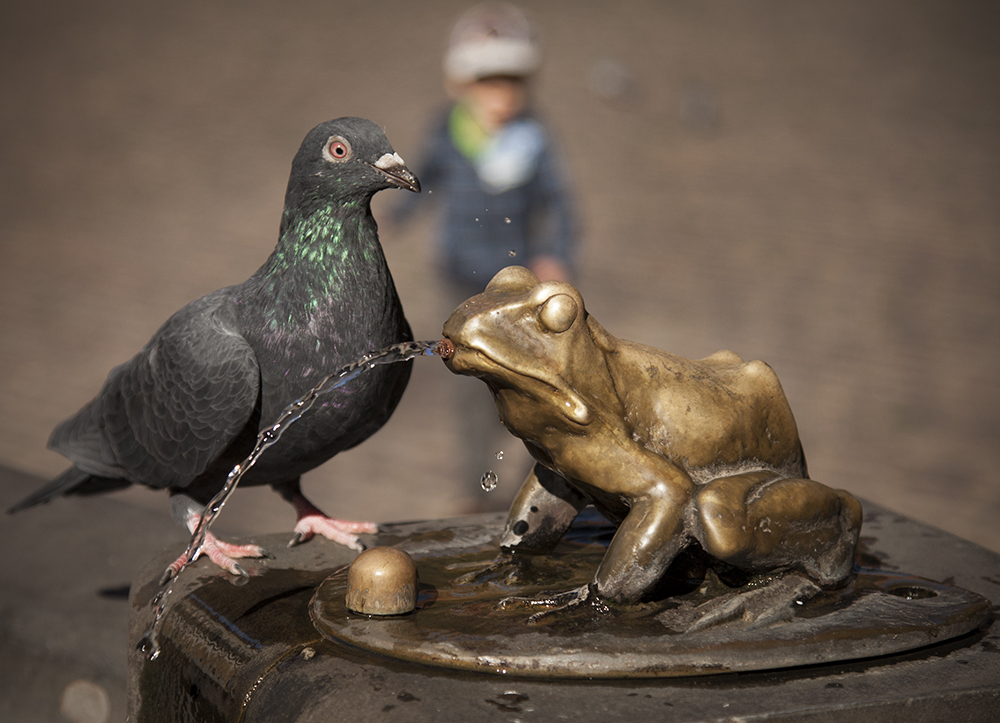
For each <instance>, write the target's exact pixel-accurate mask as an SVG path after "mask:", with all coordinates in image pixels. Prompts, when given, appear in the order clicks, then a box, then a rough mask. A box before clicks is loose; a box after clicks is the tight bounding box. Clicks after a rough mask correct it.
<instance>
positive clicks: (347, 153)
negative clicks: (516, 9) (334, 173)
mask: <svg viewBox="0 0 1000 723" xmlns="http://www.w3.org/2000/svg"><path fill="white" fill-rule="evenodd" d="M350 157H351V144H350V143H348V142H347V140H346V139H344V138H342V137H341V136H330V138H329V139H328V140H327V142H326V145H325V146H323V158H325V159H326V160H328V161H330V162H331V163H340V162H342V161H346V160H347V159H349V158H350Z"/></svg>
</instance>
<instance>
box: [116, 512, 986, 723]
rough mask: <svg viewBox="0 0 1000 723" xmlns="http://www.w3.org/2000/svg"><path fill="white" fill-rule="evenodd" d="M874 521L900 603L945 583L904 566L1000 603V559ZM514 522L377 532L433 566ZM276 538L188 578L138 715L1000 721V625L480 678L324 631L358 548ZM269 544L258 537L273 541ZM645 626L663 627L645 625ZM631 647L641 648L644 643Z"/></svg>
mask: <svg viewBox="0 0 1000 723" xmlns="http://www.w3.org/2000/svg"><path fill="white" fill-rule="evenodd" d="M866 516H867V519H868V523H866V532H867V535H868V536H867V537H866V538H865V539H864V540H863V548H864V551H865V552H864V555H863V556H862V562H863V564H864V565H866V566H868V565H870V566H874V565H875V564H876V563H877V564H878V565H879V566H880V567H882V568H884V569H887V570H891V571H892V575H890V576H887V577H885V578H883V579H882V580H881V581H878V580H875V583H874V584H876V586H878V585H881V586H883V588H884V589H888V588H892V589H895V590H896V591H897V592H900V591H901V590H900V588H901V587H902V588H907V587H909V588H912V589H911V590H910V591H909V594H910V596H911V597H915V598H917V599H915V600H905V599H904V597H900V596H899V595H895V596H891V595H887V596H885V597H886V598H888V597H892V598H894V599H895V600H896V602H897V604H902V605H908V604H910V603H913V602H918V603H922V602H925V601H926V600H928V599H929V598H920V597H919V596H920V595H922V594H924V593H922V592H919V591H920V590H923V589H934V590H936V589H937V586H936V585H931V584H930V583H928V582H925V581H918V582H906V581H904V580H903V578H902V573H901V571H906V572H907V573H913V574H915V575H919V576H921V577H923V578H928V579H933V580H938V581H944V582H945V584H949V585H950V584H952V583H953V584H954V585H955V586H959V587H963V588H966V589H969V590H970V591H972V592H975V593H978V594H981V595H984V596H985V597H988V598H991V599H994V600H998V599H1000V555H997V554H996V553H993V552H990V551H988V550H985V549H983V548H980V547H977V546H975V545H973V544H971V543H968V542H965V541H963V540H961V539H959V538H956V537H954V536H952V535H948V534H947V533H942V532H940V531H938V530H935V529H933V528H930V527H927V526H924V525H921V524H918V523H915V522H913V521H911V520H908V519H907V518H905V517H901V516H898V515H895V514H893V513H891V512H889V511H887V510H885V509H883V508H879V507H877V506H875V505H870V504H866ZM501 519H502V517H501V516H500V515H486V516H480V517H477V518H461V519H453V520H438V521H429V522H421V523H408V524H400V525H388V526H386V527H385V529H384V531H383V532H382V533H380V534H379V535H378V536H366V539H365V542H366V544H369V545H375V544H381V545H400V546H401V547H405V549H406V550H407V552H408V553H409V554H410V555H411V556H413V557H414V559H416V560H417V564H418V566H419V567H420V568H421V575H423V574H424V568H426V567H428V565H427V560H430V559H443V558H445V557H446V556H447V551H448V550H449V549H451V550H468V549H476V548H479V549H482V550H484V551H485V550H486V549H487V547H488V545H489V543H490V541H491V540H492V539H494V538H495V537H496V535H497V534H498V528H499V526H500V524H501ZM278 537H279V536H275V542H274V543H271V544H270V545H269V546H270V547H271V548H272V549H274V550H280V551H279V552H277V553H276V554H277V557H276V558H275V559H274V560H267V561H260V562H256V561H255V563H254V564H255V566H254V567H253V569H252V570H250V573H251V576H252V577H251V579H250V581H249V582H248V583H247V584H245V585H242V586H236V585H233V584H232V582H231V580H230V578H229V577H228V576H226V575H224V574H222V573H220V572H218V571H217V570H214V569H211V566H210V565H208V564H207V563H204V562H202V561H199V562H197V563H195V564H194V565H193V566H192V568H191V569H189V570H188V571H187V572H186V573H185V576H186V579H183V580H182V583H183V584H182V585H180V586H179V587H178V588H177V596H176V600H175V604H174V605H173V607H172V609H171V610H170V611H169V612H168V613H167V615H166V618H165V624H164V627H163V632H162V639H161V645H162V650H163V652H162V654H161V656H160V658H158V659H157V660H156V661H152V662H150V661H147V660H145V658H144V657H143V656H142V655H141V654H140V653H138V652H137V651H134V650H131V651H130V653H129V704H130V716H131V717H130V720H131V721H133V723H144V722H147V721H171V723H176V722H183V721H199V722H202V721H205V722H211V721H227V722H228V721H243V722H244V723H254V722H256V721H268V723H281V722H282V721H289V722H290V721H296V722H297V723H311V722H312V721H329V720H330V719H331V717H332V716H336V715H338V714H339V713H340V712H343V711H350V714H351V717H352V720H358V721H369V720H393V721H408V720H463V721H470V722H475V721H495V720H511V719H512V718H516V717H524V716H526V715H528V714H532V717H534V718H536V719H538V720H542V719H545V720H557V719H559V718H560V716H569V717H571V718H576V717H579V716H580V715H581V713H582V712H584V711H599V712H600V719H601V720H607V721H619V720H629V721H633V720H636V719H637V718H638V719H658V718H659V717H663V716H664V715H669V717H670V719H671V720H705V719H714V718H725V717H741V716H742V717H754V718H755V719H760V720H777V719H783V718H784V719H787V717H788V716H794V717H795V718H796V719H800V720H801V719H809V720H857V719H858V718H859V716H860V717H861V718H864V716H865V715H868V716H869V717H872V716H877V717H878V718H879V719H880V720H897V719H898V720H902V719H904V718H903V717H905V719H907V720H912V716H913V714H914V712H915V711H919V713H920V715H921V716H922V717H923V718H925V719H932V718H934V717H941V716H952V717H954V718H955V719H962V720H973V721H974V720H989V715H991V713H990V711H991V710H995V707H996V705H997V704H1000V654H998V652H1000V632H998V631H997V630H996V628H997V626H995V625H993V626H990V625H989V624H987V625H985V626H984V627H983V628H981V629H980V630H977V631H974V632H972V633H970V634H968V635H965V636H963V637H960V638H956V639H954V640H952V641H949V642H944V643H935V644H933V645H930V646H927V647H924V648H920V649H918V650H914V651H912V652H910V653H903V654H894V655H882V656H880V657H871V658H866V659H864V660H857V661H853V662H839V663H826V664H820V665H804V666H801V667H794V668H787V669H784V670H780V671H770V672H756V673H741V674H734V673H728V674H720V675H712V676H697V677H687V678H633V679H609V678H596V679H588V680H579V681H574V680H573V679H539V678H529V677H524V676H522V675H519V674H517V673H516V671H508V672H507V673H506V674H501V675H496V674H477V673H472V672H468V671H461V670H447V669H444V668H440V667H434V666H428V665H420V664H415V663H412V662H407V661H404V660H400V659H396V658H390V657H387V656H385V655H382V654H379V653H371V652H368V651H365V650H363V649H361V648H359V647H357V646H354V645H345V644H343V643H340V642H335V641H333V640H330V639H328V638H326V637H324V636H323V635H322V634H320V632H319V631H318V630H317V628H316V627H315V626H314V625H313V623H312V621H311V620H310V615H309V608H310V601H311V600H313V598H314V596H316V591H317V589H321V588H322V587H323V585H324V584H326V583H325V581H327V580H328V579H329V578H330V577H331V576H332V575H333V574H334V573H335V572H336V571H337V570H339V569H341V568H344V567H346V566H347V565H348V564H349V563H350V561H351V558H352V557H353V554H352V553H351V552H350V551H348V550H346V549H344V548H343V547H340V546H337V545H335V544H333V543H328V542H326V541H323V540H312V541H310V542H309V543H307V544H305V545H301V546H299V547H297V548H292V549H283V548H281V547H280V545H279V544H277V543H278V542H279V540H278ZM269 539H270V538H269V537H264V538H262V539H260V540H255V541H256V542H260V543H263V544H264V545H265V546H268V543H269ZM281 539H284V538H283V537H281ZM404 541H405V545H401V543H403V542H404ZM572 545H577V546H578V548H579V549H580V551H586V545H582V544H580V542H579V541H578V540H577V539H576V538H575V537H573V538H571V544H570V546H572ZM598 547H599V545H598ZM178 552H179V550H178V549H170V550H165V551H164V552H163V554H162V555H161V556H160V558H157V559H154V560H152V561H150V563H149V565H147V567H146V568H145V569H144V571H143V572H142V573H141V574H140V576H139V577H138V578H137V579H136V580H135V582H134V584H133V586H132V589H133V595H132V601H131V605H132V617H131V620H130V640H131V646H132V647H134V645H135V643H136V642H137V641H138V639H139V637H141V635H142V633H143V631H144V630H145V627H146V626H147V625H148V622H149V620H148V617H149V614H150V613H149V606H148V602H149V598H150V597H151V596H152V595H153V594H154V593H155V591H156V590H157V587H156V580H157V578H158V576H159V574H160V572H161V571H162V567H163V563H164V561H165V560H167V561H169V559H172V558H171V556H172V555H173V556H176V555H177V554H178ZM557 562H558V561H557ZM557 562H553V564H557ZM558 564H562V563H561V562H559V563H558ZM431 567H433V565H432V566H431ZM452 574H457V571H453V573H452ZM897 574H898V575H899V577H896V576H895V575H897ZM422 582H423V587H422V590H421V602H420V604H421V605H422V606H423V609H421V610H418V611H417V613H416V614H414V615H412V616H409V617H408V618H398V619H386V620H382V621H381V622H390V623H393V622H398V621H400V620H409V621H415V622H419V621H420V620H421V619H424V618H422V616H425V615H426V614H427V613H428V612H429V611H430V610H431V609H433V608H434V607H435V606H436V605H438V604H440V605H442V606H443V605H444V602H443V599H444V596H443V595H442V594H441V593H440V591H434V590H431V589H430V587H429V585H430V583H428V582H427V581H426V580H422ZM435 593H436V594H437V598H436V602H435V604H434V605H431V604H429V601H430V600H431V597H430V596H431V595H433V594H435ZM876 597H881V595H880V594H879V592H877V587H876V588H873V589H872V591H870V592H869V594H868V595H867V596H866V599H875V598H876ZM933 599H940V596H939V597H937V598H933ZM469 604H470V605H474V603H473V602H470V603H469ZM442 609H444V608H443V607H442ZM893 610H894V609H892V610H888V611H886V614H887V616H888V617H889V618H892V617H894V615H895V613H894V612H893ZM359 619H360V618H359ZM803 622H804V623H808V622H809V621H808V620H804V621H803ZM645 624H647V625H654V624H658V623H653V622H650V621H648V620H647V621H646V623H645ZM886 624H892V620H891V619H890V620H888V621H886ZM549 625H550V624H549V623H545V625H543V626H542V627H543V628H547V627H548V626H549ZM541 634H547V633H542V632H536V631H533V630H532V631H529V632H526V633H523V634H522V636H521V637H524V636H538V635H541ZM666 634H667V635H669V631H667V633H666ZM627 642H628V644H629V646H631V640H629V641H627ZM762 655H770V653H764V654H762V653H760V652H759V651H755V650H754V649H752V648H748V649H747V650H746V651H745V656H746V657H747V658H753V657H761V656H762ZM519 714H520V715H519ZM901 716H903V717H901Z"/></svg>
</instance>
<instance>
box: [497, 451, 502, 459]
mask: <svg viewBox="0 0 1000 723" xmlns="http://www.w3.org/2000/svg"><path fill="white" fill-rule="evenodd" d="M497 459H503V450H502V449H501V450H500V451H499V452H497Z"/></svg>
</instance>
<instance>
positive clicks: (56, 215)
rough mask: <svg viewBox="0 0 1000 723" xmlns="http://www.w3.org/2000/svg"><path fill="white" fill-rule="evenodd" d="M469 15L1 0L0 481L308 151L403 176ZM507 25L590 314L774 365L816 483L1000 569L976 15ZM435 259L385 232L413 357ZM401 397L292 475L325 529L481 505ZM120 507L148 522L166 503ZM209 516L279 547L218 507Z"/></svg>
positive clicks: (418, 227) (278, 520) (183, 293)
mask: <svg viewBox="0 0 1000 723" xmlns="http://www.w3.org/2000/svg"><path fill="white" fill-rule="evenodd" d="M466 6H467V3H465V2H456V1H453V0H448V1H442V2H423V3H417V2H409V1H407V2H404V1H402V0H399V1H395V2H379V1H377V0H369V1H368V2H348V1H341V2H329V1H327V2H316V1H313V0H303V1H301V2H284V3H278V2H264V1H255V0H250V1H246V0H243V1H240V2H235V1H233V0H217V1H214V2H203V1H198V2H195V1H192V0H175V1H174V2H171V3H156V4H151V3H135V2H125V1H124V0H121V1H113V0H95V1H94V2H88V3H71V2H51V1H46V0H36V2H33V3H5V4H4V5H3V6H2V9H0V57H2V66H0V67H2V71H0V91H2V99H3V102H2V105H0V412H2V415H0V463H2V464H5V465H8V466H11V467H15V468H19V469H23V470H26V471H29V472H32V473H36V474H39V475H43V476H50V475H54V474H56V473H58V472H60V471H61V470H62V469H63V468H64V466H65V462H64V460H63V459H62V458H61V457H59V456H58V455H56V454H54V453H51V452H48V451H46V449H45V442H46V439H47V437H48V433H49V431H50V429H51V428H52V427H53V426H54V425H55V424H56V423H57V422H59V421H60V420H61V419H63V418H64V417H66V416H68V415H69V414H71V413H73V412H74V411H76V409H77V408H78V407H79V406H80V405H81V404H83V403H84V402H86V401H87V400H88V399H90V397H91V396H92V395H93V394H94V393H95V392H96V391H97V389H98V387H99V386H100V384H101V382H102V381H103V379H104V376H105V375H106V373H107V371H108V370H109V369H110V368H111V367H112V366H113V365H115V364H117V363H120V362H122V361H124V360H125V359H127V358H128V357H130V356H131V355H132V354H133V353H134V352H135V351H136V350H138V348H139V347H140V346H141V345H142V344H143V343H145V341H146V340H147V339H148V338H149V336H150V335H151V334H152V333H153V331H154V330H155V329H156V328H157V327H158V326H159V324H160V323H161V322H162V321H164V320H165V319H166V318H167V316H169V315H170V314H171V313H172V312H173V311H175V310H176V309H177V308H179V307H180V306H182V305H183V304H184V303H186V302H188V301H190V300H191V299H193V298H195V297H197V296H200V295H201V294H204V293H206V292H208V291H211V290H212V289H215V288H218V287H220V286H224V285H227V284H231V283H235V282H238V281H241V280H243V279H244V278H246V277H247V276H248V275H249V274H250V273H252V272H253V271H254V269H256V268H257V266H258V265H259V264H260V263H261V262H262V261H263V260H264V259H265V258H266V257H267V255H268V253H269V252H270V251H271V249H272V248H273V245H274V242H275V240H276V233H277V227H278V219H279V214H280V210H281V205H282V196H283V193H284V187H285V183H286V181H287V174H288V168H289V164H290V162H291V158H292V155H293V154H294V152H295V150H296V149H297V148H298V145H299V142H300V141H301V139H302V137H303V136H304V135H305V133H306V131H307V130H308V129H309V128H311V127H312V126H313V125H315V124H316V123H318V122H320V121H323V120H326V119H329V118H333V117H337V116H341V115H361V116H367V117H369V118H371V119H373V120H375V121H376V122H377V123H379V124H381V125H382V126H383V127H384V128H385V129H386V132H387V134H388V136H389V138H390V140H391V142H392V143H393V145H394V146H395V148H396V150H397V151H399V153H400V154H401V155H402V156H403V157H404V158H405V159H407V160H409V161H413V160H415V159H416V156H417V147H418V143H419V140H420V138H421V137H422V134H423V132H424V130H425V128H426V127H427V124H428V122H429V117H430V114H431V113H432V112H433V111H434V110H435V109H437V108H438V107H439V106H440V105H441V104H442V103H443V102H444V100H445V95H444V92H443V89H442V86H441V80H440V76H441V73H440V58H441V55H442V52H443V48H444V45H445V41H446V38H447V33H448V31H449V28H450V25H451V23H452V21H453V20H454V19H455V18H456V17H457V15H458V14H459V13H460V12H461V11H462V10H463V9H464V8H465V7H466ZM524 6H525V7H526V9H527V10H528V11H529V12H530V13H531V15H532V18H533V19H534V20H535V21H536V22H537V24H538V26H539V28H540V30H541V32H542V37H543V41H544V44H545V48H546V55H547V63H546V66H545V68H544V70H543V72H542V74H541V77H540V78H539V79H538V82H537V85H536V87H535V91H536V98H537V105H538V106H539V108H540V109H541V110H542V112H543V113H544V115H545V116H546V118H547V119H548V120H549V121H550V123H551V124H552V126H553V127H554V128H555V129H556V131H557V132H558V133H559V134H560V138H561V143H562V146H563V148H564V150H565V152H566V154H567V156H568V158H569V162H570V165H571V168H572V172H573V177H574V179H575V183H576V188H577V190H578V192H579V199H580V208H581V214H582V217H583V221H584V224H585V238H584V246H583V251H582V257H581V263H580V274H579V278H578V285H579V287H580V289H581V291H582V292H583V294H584V297H585V299H586V300H587V303H588V308H589V309H590V311H591V312H592V313H593V314H594V315H595V316H596V317H597V318H598V319H599V320H600V321H601V322H602V323H603V324H604V326H605V327H606V328H607V329H608V330H609V331H610V332H611V333H613V334H615V335H617V336H620V337H624V338H628V339H633V340H636V341H641V342H644V343H648V344H651V345H654V346H659V347H661V348H664V349H668V350H670V351H672V352H675V353H679V354H683V355H685V356H691V357H700V356H705V355H707V354H709V353H711V352H713V351H715V350H717V349H720V348H729V349H732V350H734V351H736V352H738V353H740V354H741V355H743V356H744V357H745V358H762V359H764V360H766V361H768V362H769V363H770V364H771V365H772V366H773V367H774V368H775V369H776V370H777V372H778V375H779V376H780V378H781V379H782V381H783V383H784V385H785V389H786V392H787V394H788V396H789V398H790V400H791V403H792V407H793V409H794V410H795V413H796V416H797V419H798V422H799V427H800V431H801V435H802V438H803V442H804V444H805V447H806V453H807V456H808V458H809V464H810V471H811V473H812V476H813V477H815V478H816V479H819V480H821V481H823V482H825V483H827V484H830V485H833V486H837V487H844V488H847V489H849V490H851V491H852V492H854V493H856V494H858V495H859V496H863V497H867V498H869V499H872V500H875V501H877V502H881V503H883V504H886V505H888V506H890V507H891V508H893V509H895V510H898V511H900V512H903V513H905V514H907V515H910V516H913V517H916V518H919V519H921V520H924V521H929V522H931V523H933V524H935V525H938V526H940V527H943V528H945V529H947V530H949V531H951V532H954V533H957V534H959V535H961V536H963V537H966V538H969V539H971V540H974V541H976V542H978V543H981V544H983V545H986V546H988V547H991V548H993V549H995V550H1000V531H998V526H997V520H998V513H1000V480H998V469H1000V443H998V436H1000V384H998V382H997V374H998V370H1000V92H998V90H997V87H998V86H997V82H998V78H1000V44H998V43H997V40H996V37H995V31H996V28H997V27H998V20H1000V11H998V10H997V6H996V5H995V3H990V2H985V1H984V2H955V1H953V0H949V1H948V2H945V1H944V0H939V1H938V2H914V1H913V0H898V1H894V2H880V3H870V2H864V1H861V0H858V1H852V2H843V1H840V2H833V3H799V2H779V1H777V0H759V1H758V2H753V3H746V2H739V1H737V0H731V1H725V2H711V3H697V4H696V3H689V2H681V1H679V0H678V1H675V2H654V1H653V0H646V1H642V0H623V1H621V2H616V3H603V2H600V3H599V2H579V1H573V2H570V1H569V0H563V1H559V2H555V1H553V2H546V3H525V4H524ZM391 193H392V192H387V193H383V194H380V197H379V198H378V199H377V202H376V216H378V213H379V209H383V210H384V209H385V208H386V204H388V203H392V202H393V201H396V200H398V198H393V197H392V196H391ZM432 233H433V224H432V223H431V220H430V219H428V218H422V219H421V220H420V221H419V222H418V223H416V224H415V225H413V226H411V227H407V228H405V229H398V228H393V229H389V228H383V233H382V240H383V245H384V246H385V249H386V254H387V256H388V258H389V263H390V266H391V267H392V268H393V271H394V274H395V278H396V281H397V285H398V287H399V290H400V293H401V296H402V298H403V302H404V305H405V306H406V308H407V313H408V316H409V318H410V321H411V324H412V326H413V328H414V333H415V334H416V336H417V337H418V338H425V339H430V338H435V337H437V336H438V335H439V334H440V329H441V325H442V323H443V321H444V319H443V318H441V316H440V313H439V311H438V309H439V305H440V300H439V298H438V296H437V294H438V292H437V289H436V288H435V278H436V277H435V273H434V268H433V265H432ZM414 372H415V373H414V378H413V381H412V383H411V385H410V389H409V390H408V392H407V395H406V396H405V397H404V400H403V403H402V405H401V407H400V409H399V411H398V412H397V414H396V416H395V417H394V418H393V420H392V421H391V422H390V423H389V425H388V426H387V427H386V428H385V429H384V430H383V431H382V432H380V433H379V434H378V435H376V436H375V437H374V438H373V439H372V440H370V441H369V442H368V443H366V444H364V445H362V446H361V447H360V448H358V449H357V450H354V451H352V452H349V453H347V454H344V455H342V456H340V457H338V458H337V459H336V460H334V461H333V462H331V463H329V464H327V465H326V466H324V467H323V468H321V469H320V470H317V471H315V472H313V473H312V474H310V475H309V476H308V477H307V484H306V489H307V494H309V495H310V496H311V497H312V498H313V499H314V500H315V501H316V502H317V504H319V506H320V507H322V508H323V509H325V510H326V511H327V512H329V513H331V514H334V515H342V516H348V517H367V518H372V519H376V520H385V521H388V520H402V519H415V518H426V517H441V516H447V515H452V514H456V513H460V512H462V511H463V510H462V509H461V508H460V507H461V505H460V503H459V502H458V501H457V500H458V499H460V498H461V495H460V494H459V493H458V492H459V491H460V490H463V489H466V490H467V489H468V488H469V487H472V488H474V489H476V488H478V480H459V479H456V478H455V474H454V471H453V467H454V464H453V462H452V460H453V458H454V453H455V445H456V444H457V441H456V437H455V434H454V430H455V429H456V427H457V425H458V424H459V420H455V419H451V418H449V417H448V415H447V414H445V413H444V412H443V411H442V410H441V409H440V408H439V405H437V404H436V401H437V400H438V399H439V398H440V397H441V395H442V394H443V392H442V390H445V389H446V388H447V387H446V385H447V384H449V383H450V382H451V381H452V378H451V376H450V375H449V374H448V372H447V371H446V370H445V369H444V367H443V365H441V364H440V362H438V361H435V360H418V361H417V362H415V369H414ZM517 444H518V443H516V441H515V440H513V439H511V443H510V448H511V449H513V448H515V447H516V446H517ZM514 457H515V455H513V454H510V455H505V460H504V461H503V462H500V461H497V460H495V459H485V460H483V471H486V470H487V469H494V470H495V471H497V472H498V474H499V476H500V489H499V490H498V491H497V492H494V493H493V495H494V497H491V498H490V499H491V500H493V499H496V500H497V502H496V503H495V504H502V503H503V501H504V499H505V497H504V495H507V496H508V497H509V495H510V494H513V492H514V490H515V489H516V487H517V484H518V482H519V481H520V480H519V479H518V477H519V476H520V474H521V470H520V468H519V467H518V463H517V461H516V459H514ZM25 492H27V490H25ZM117 496H118V497H119V498H120V499H124V500H127V501H130V502H132V503H135V504H139V505H143V506H146V507H150V508H155V509H158V510H160V509H162V512H163V514H164V515H167V514H168V513H167V505H166V500H165V497H164V496H163V495H158V494H154V493H151V492H148V491H146V490H130V491H126V492H123V493H117ZM56 504H58V503H56ZM27 514H30V513H27ZM223 522H224V523H225V524H224V525H223V527H225V528H226V529H228V530H231V531H255V532H262V531H279V530H290V528H291V526H292V523H293V519H292V513H291V510H290V508H288V506H287V505H285V504H284V503H282V502H281V501H280V500H279V499H278V498H277V497H276V496H275V495H273V493H271V492H270V491H268V490H241V491H240V492H239V493H238V494H237V495H236V497H235V498H234V501H233V502H232V503H231V504H230V506H229V507H227V509H226V512H225V513H224V515H223V517H222V519H221V520H220V523H223ZM0 524H3V520H2V519H0ZM95 524H100V522H99V521H95ZM182 538H183V533H182V531H181V530H180V528H177V538H176V540H173V541H174V542H176V541H178V540H181V539H182ZM167 542H168V541H167V540H165V541H164V544H166V543H167Z"/></svg>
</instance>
